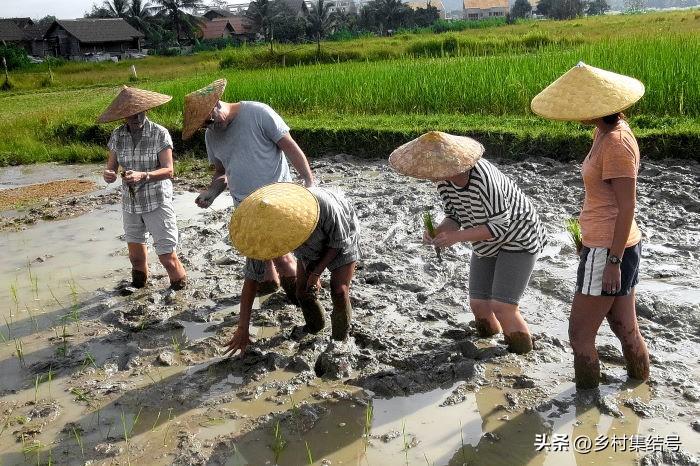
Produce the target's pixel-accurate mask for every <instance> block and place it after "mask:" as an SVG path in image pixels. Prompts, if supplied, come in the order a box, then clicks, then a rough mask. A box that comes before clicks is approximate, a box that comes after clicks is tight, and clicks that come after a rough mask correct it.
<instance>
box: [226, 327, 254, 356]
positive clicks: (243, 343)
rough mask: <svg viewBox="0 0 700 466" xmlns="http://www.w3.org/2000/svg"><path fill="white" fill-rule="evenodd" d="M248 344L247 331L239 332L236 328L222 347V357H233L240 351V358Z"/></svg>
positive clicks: (248, 336)
mask: <svg viewBox="0 0 700 466" xmlns="http://www.w3.org/2000/svg"><path fill="white" fill-rule="evenodd" d="M249 344H250V334H249V333H248V331H247V330H241V329H240V328H237V329H236V331H235V332H234V334H233V338H231V339H230V340H229V341H228V342H227V343H226V344H225V345H224V346H226V350H225V351H224V356H233V355H234V354H236V351H238V350H241V356H243V353H245V350H246V348H247V347H248V345H249Z"/></svg>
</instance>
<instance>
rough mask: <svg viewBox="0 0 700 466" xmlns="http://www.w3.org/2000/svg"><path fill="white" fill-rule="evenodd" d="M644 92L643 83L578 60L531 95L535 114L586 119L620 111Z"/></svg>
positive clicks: (566, 118) (575, 119) (553, 117)
mask: <svg viewBox="0 0 700 466" xmlns="http://www.w3.org/2000/svg"><path fill="white" fill-rule="evenodd" d="M643 95H644V84H642V83H641V82H640V81H638V80H636V79H634V78H631V77H629V76H625V75H622V74H617V73H613V72H611V71H606V70H601V69H600V68H595V67H593V66H589V65H586V64H585V63H583V62H579V64H578V65H576V66H574V67H573V68H571V69H570V70H569V71H567V72H566V73H564V75H562V76H561V77H560V78H559V79H557V80H556V81H554V82H553V83H552V84H550V85H549V86H547V88H546V89H545V90H543V91H542V92H540V93H539V94H537V95H536V96H535V98H534V99H532V103H531V104H530V107H531V108H532V111H533V112H535V113H536V114H538V115H540V116H543V117H545V118H549V119H551V120H568V121H585V120H594V119H596V118H602V117H604V116H607V115H612V114H615V113H617V112H621V111H622V110H624V109H626V108H627V107H630V106H632V105H633V104H634V103H635V102H637V101H638V100H639V99H641V98H642V96H643Z"/></svg>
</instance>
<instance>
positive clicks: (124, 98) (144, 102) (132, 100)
mask: <svg viewBox="0 0 700 466" xmlns="http://www.w3.org/2000/svg"><path fill="white" fill-rule="evenodd" d="M171 99H172V97H171V96H169V95H165V94H159V93H158V92H153V91H145V90H143V89H138V88H136V87H127V86H122V90H121V91H120V92H119V94H117V96H116V97H115V98H114V100H113V101H112V103H111V104H109V107H107V110H105V111H104V112H103V113H102V115H100V117H99V118H98V119H97V122H98V123H107V122H110V121H115V120H121V119H124V118H127V117H130V116H132V115H136V114H137V113H141V112H145V111H146V110H149V109H151V108H153V107H157V106H159V105H163V104H164V103H166V102H170V100H171Z"/></svg>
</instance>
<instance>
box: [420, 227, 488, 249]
mask: <svg viewBox="0 0 700 466" xmlns="http://www.w3.org/2000/svg"><path fill="white" fill-rule="evenodd" d="M490 239H493V234H492V233H491V231H490V230H489V228H488V227H487V226H486V225H477V226H475V227H471V228H466V229H464V230H456V231H454V230H453V231H444V232H442V233H438V234H436V235H435V238H433V241H432V244H433V245H434V246H437V247H439V248H448V247H450V246H452V245H453V244H456V243H463V242H467V241H486V240H490Z"/></svg>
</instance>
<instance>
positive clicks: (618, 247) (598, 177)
mask: <svg viewBox="0 0 700 466" xmlns="http://www.w3.org/2000/svg"><path fill="white" fill-rule="evenodd" d="M642 95H644V85H643V84H642V83H641V82H639V81H638V80H636V79H634V78H631V77H628V76H623V75H619V74H616V73H612V72H610V71H606V70H601V69H599V68H594V67H592V66H588V65H586V64H584V63H579V64H578V65H577V66H575V67H574V68H572V69H571V70H569V71H568V72H567V73H565V74H564V75H563V76H561V77H560V78H559V79H557V80H556V81H555V82H554V83H552V84H551V85H550V86H549V87H547V88H546V89H545V90H543V91H542V92H541V93H540V94H538V95H537V96H536V97H535V98H534V99H533V101H532V105H531V107H532V110H533V111H534V112H535V113H537V114H539V115H541V116H544V117H546V118H551V119H556V120H571V121H580V122H582V123H584V124H592V125H595V131H594V133H593V134H594V137H593V146H592V147H591V149H590V151H589V153H588V155H587V156H586V158H585V160H584V162H583V165H582V168H581V172H582V175H583V183H584V188H585V197H584V202H583V210H582V212H581V215H580V217H579V222H580V224H581V234H582V242H583V247H582V248H581V251H580V262H579V267H578V273H577V280H576V294H575V296H574V300H573V303H572V305H571V316H570V317H569V340H570V344H571V348H572V350H573V352H574V372H575V376H576V387H577V388H579V389H590V388H596V387H597V386H598V384H599V382H600V363H599V360H598V353H597V351H596V347H595V338H596V335H597V333H598V330H599V328H600V325H601V324H602V322H603V319H607V320H608V323H609V324H610V328H611V330H612V331H613V332H614V333H615V335H616V336H617V338H619V339H620V342H621V343H622V350H623V354H624V356H625V361H626V363H627V374H628V375H629V376H630V377H631V378H634V379H640V380H646V379H647V378H648V377H649V353H648V351H647V347H646V343H645V342H644V339H643V337H642V335H641V333H640V331H639V325H638V323H637V313H636V309H635V292H634V288H635V285H637V283H638V282H639V263H640V256H641V248H642V243H641V239H642V234H641V232H640V230H639V228H638V227H637V223H636V222H635V220H634V211H635V204H636V190H637V172H638V171H639V147H638V146H637V140H636V139H635V137H634V135H633V134H632V130H631V129H630V127H629V125H628V124H627V122H626V121H625V119H624V115H623V114H622V113H621V112H622V110H624V109H626V108H628V107H630V106H631V105H633V104H634V103H635V102H636V101H637V100H639V99H640V98H641V97H642Z"/></svg>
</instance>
